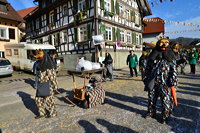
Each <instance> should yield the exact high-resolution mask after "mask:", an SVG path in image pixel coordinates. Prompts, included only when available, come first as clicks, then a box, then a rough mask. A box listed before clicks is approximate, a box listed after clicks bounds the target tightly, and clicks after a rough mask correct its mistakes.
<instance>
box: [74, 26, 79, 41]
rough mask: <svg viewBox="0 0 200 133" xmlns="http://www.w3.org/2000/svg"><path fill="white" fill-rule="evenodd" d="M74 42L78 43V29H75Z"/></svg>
mask: <svg viewBox="0 0 200 133" xmlns="http://www.w3.org/2000/svg"><path fill="white" fill-rule="evenodd" d="M74 41H75V42H78V29H77V28H74Z"/></svg>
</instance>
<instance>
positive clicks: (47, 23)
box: [46, 13, 49, 25]
mask: <svg viewBox="0 0 200 133" xmlns="http://www.w3.org/2000/svg"><path fill="white" fill-rule="evenodd" d="M46 16H47V20H46V21H47V25H48V24H49V13H47V14H46Z"/></svg>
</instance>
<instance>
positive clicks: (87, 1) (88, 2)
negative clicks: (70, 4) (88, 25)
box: [85, 0, 90, 10]
mask: <svg viewBox="0 0 200 133" xmlns="http://www.w3.org/2000/svg"><path fill="white" fill-rule="evenodd" d="M85 2H86V10H89V9H90V0H86V1H85Z"/></svg>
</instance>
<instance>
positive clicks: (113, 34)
mask: <svg viewBox="0 0 200 133" xmlns="http://www.w3.org/2000/svg"><path fill="white" fill-rule="evenodd" d="M112 40H113V42H115V41H116V33H115V27H112Z"/></svg>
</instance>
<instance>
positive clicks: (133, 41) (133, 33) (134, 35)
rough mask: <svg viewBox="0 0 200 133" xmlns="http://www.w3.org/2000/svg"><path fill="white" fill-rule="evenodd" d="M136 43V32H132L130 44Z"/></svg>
mask: <svg viewBox="0 0 200 133" xmlns="http://www.w3.org/2000/svg"><path fill="white" fill-rule="evenodd" d="M135 43H136V34H135V32H132V44H135Z"/></svg>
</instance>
